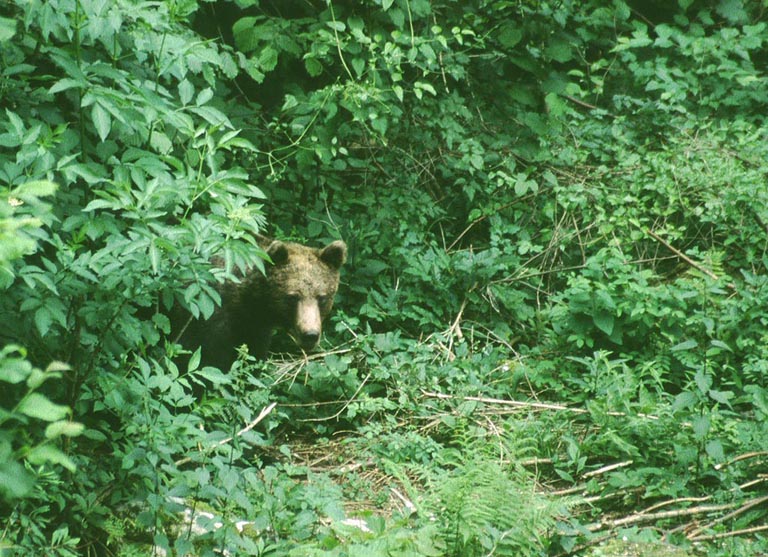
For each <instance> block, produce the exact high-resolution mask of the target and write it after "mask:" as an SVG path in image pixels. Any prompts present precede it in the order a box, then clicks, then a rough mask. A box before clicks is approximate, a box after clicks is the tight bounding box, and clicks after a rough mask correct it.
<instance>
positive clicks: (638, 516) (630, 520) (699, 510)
mask: <svg viewBox="0 0 768 557" xmlns="http://www.w3.org/2000/svg"><path fill="white" fill-rule="evenodd" d="M737 505H738V503H725V504H722V505H701V506H698V507H691V508H688V509H678V510H674V511H662V512H658V513H649V514H642V513H635V514H632V515H630V516H625V517H624V518H617V519H616V520H608V521H601V522H596V523H594V524H590V525H589V526H587V529H588V530H590V531H592V532H594V531H598V530H602V529H603V528H604V527H606V526H607V527H609V528H617V527H619V526H627V525H629V524H637V523H638V522H652V521H654V520H665V519H668V518H679V517H681V516H694V515H697V514H706V513H713V512H718V511H727V510H730V509H733V508H734V507H736V506H737Z"/></svg>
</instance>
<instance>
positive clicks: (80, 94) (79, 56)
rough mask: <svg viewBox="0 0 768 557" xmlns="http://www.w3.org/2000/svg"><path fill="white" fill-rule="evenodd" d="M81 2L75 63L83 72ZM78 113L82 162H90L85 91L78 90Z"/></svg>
mask: <svg viewBox="0 0 768 557" xmlns="http://www.w3.org/2000/svg"><path fill="white" fill-rule="evenodd" d="M80 15H81V13H80V0H75V25H74V27H75V36H74V43H75V62H76V63H77V68H78V69H79V70H81V71H82V62H83V59H82V53H81V52H80ZM77 113H78V127H79V128H80V129H79V131H80V160H81V161H82V162H86V161H87V160H88V149H87V147H86V142H85V115H84V114H83V89H82V87H78V88H77Z"/></svg>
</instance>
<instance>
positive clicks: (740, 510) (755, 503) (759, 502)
mask: <svg viewBox="0 0 768 557" xmlns="http://www.w3.org/2000/svg"><path fill="white" fill-rule="evenodd" d="M766 501H768V495H766V496H764V497H758V498H757V499H752V500H751V501H748V502H747V503H745V504H744V505H742V506H741V507H739V508H738V509H736V510H735V511H733V512H730V513H728V514H726V515H723V516H721V517H720V518H716V519H715V520H713V521H711V522H709V523H707V524H704V525H702V526H699V527H698V528H694V529H693V530H692V531H690V532H688V534H687V537H688V539H689V540H692V539H694V538H695V537H696V534H698V533H699V532H702V531H704V530H708V529H709V528H712V527H713V526H715V525H717V524H721V523H723V522H725V521H726V520H730V519H731V518H733V517H734V516H738V515H740V514H741V513H744V512H747V511H748V510H749V509H751V508H752V507H756V506H758V505H762V504H763V503H765V502H766Z"/></svg>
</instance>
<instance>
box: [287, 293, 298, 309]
mask: <svg viewBox="0 0 768 557" xmlns="http://www.w3.org/2000/svg"><path fill="white" fill-rule="evenodd" d="M285 299H286V300H287V301H288V303H289V304H291V305H292V306H295V305H298V303H299V295H298V294H288V295H287V296H286V297H285Z"/></svg>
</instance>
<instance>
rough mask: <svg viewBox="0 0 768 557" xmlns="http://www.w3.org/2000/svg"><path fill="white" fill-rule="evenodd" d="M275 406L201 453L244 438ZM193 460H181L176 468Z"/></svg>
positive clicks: (271, 406)
mask: <svg viewBox="0 0 768 557" xmlns="http://www.w3.org/2000/svg"><path fill="white" fill-rule="evenodd" d="M275 406H277V403H276V402H273V403H271V404H270V405H268V406H267V407H266V408H263V409H262V411H261V413H260V414H259V415H258V416H257V417H256V419H255V420H253V421H252V422H251V423H249V424H248V425H247V426H245V427H244V428H243V429H241V430H240V431H238V432H237V433H236V434H235V435H233V436H232V437H227V438H226V439H222V440H221V441H218V442H216V443H214V444H213V445H211V446H210V447H207V448H201V449H200V452H203V453H207V452H210V451H212V450H214V449H216V448H218V447H221V446H222V445H226V444H227V443H229V442H230V441H232V440H234V439H235V438H237V437H240V436H242V435H243V434H244V433H247V432H249V431H251V430H252V429H253V428H254V427H256V425H257V424H258V423H259V422H261V421H262V420H263V419H264V418H266V417H267V416H268V415H269V413H270V412H272V410H274V408H275ZM191 460H192V457H189V456H188V457H185V458H182V459H181V460H177V461H176V463H175V464H176V466H182V465H184V464H187V463H188V462H190V461H191Z"/></svg>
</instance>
